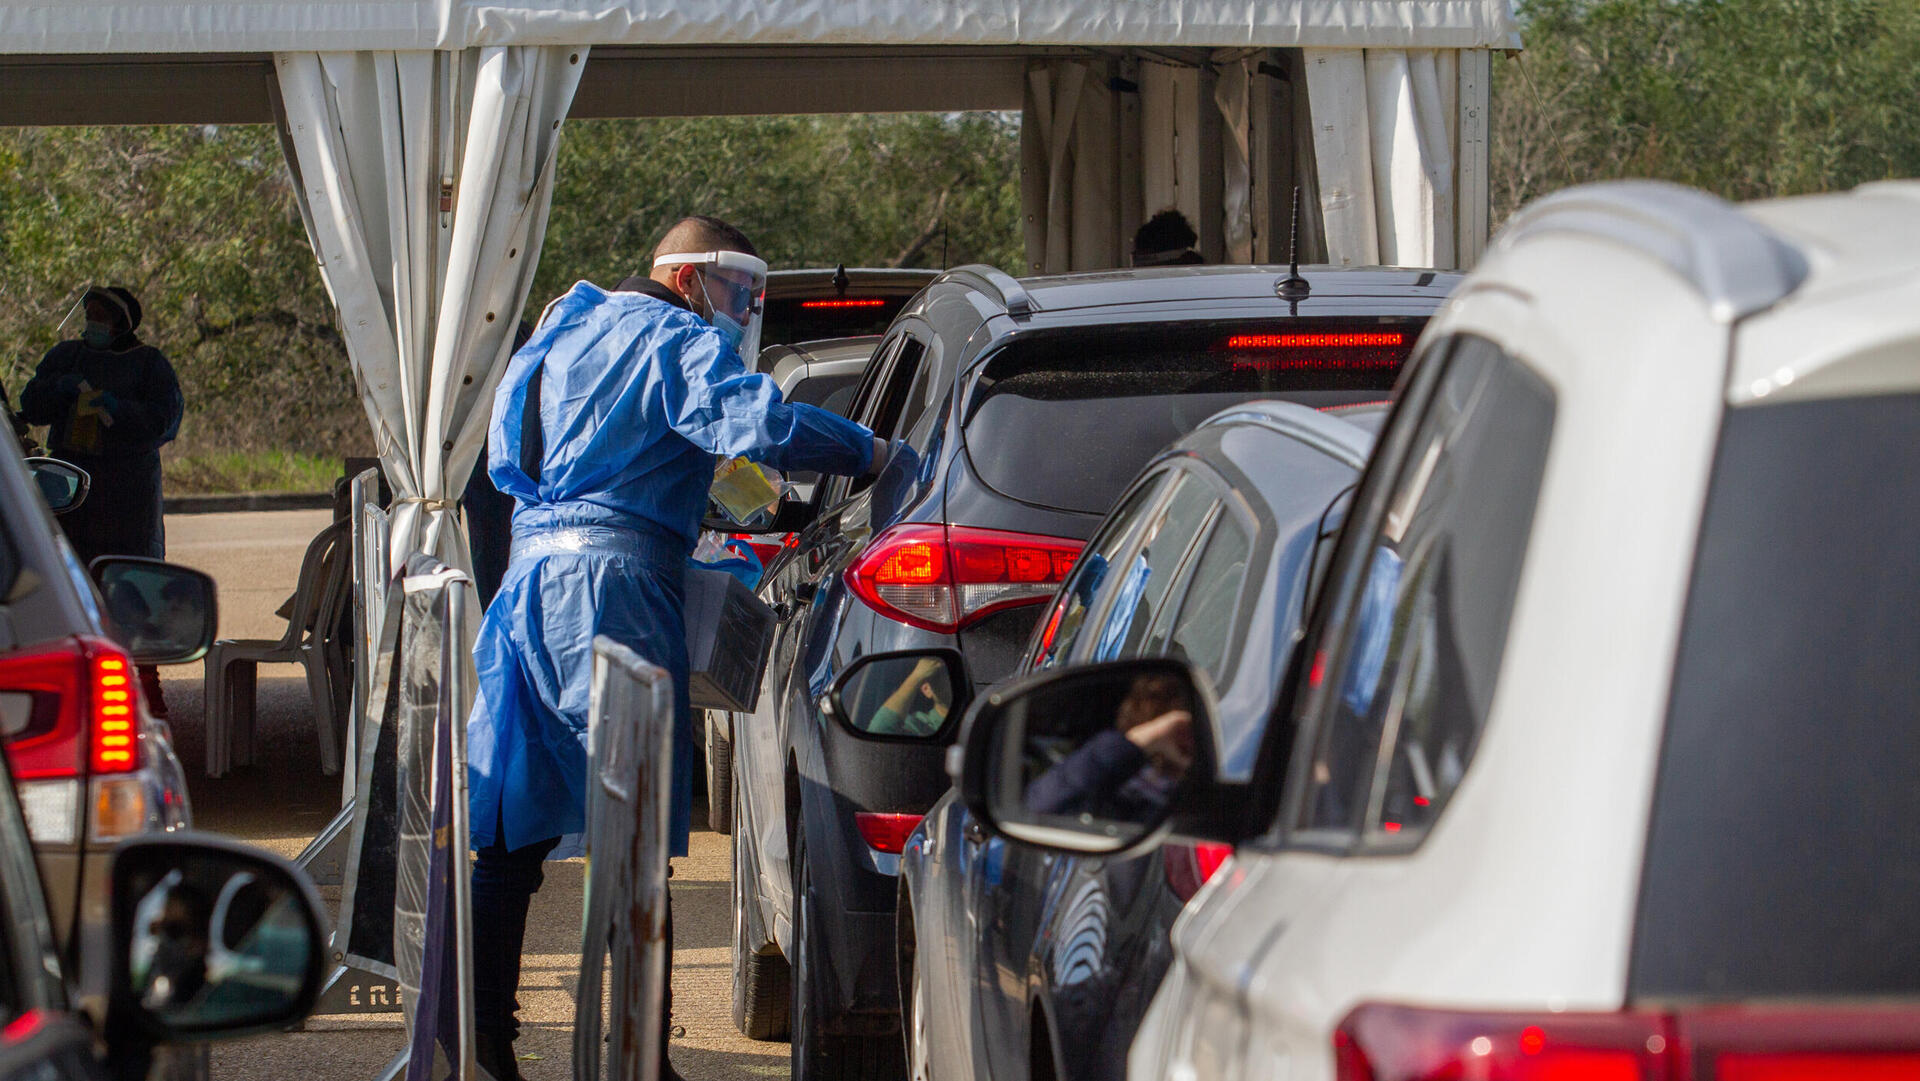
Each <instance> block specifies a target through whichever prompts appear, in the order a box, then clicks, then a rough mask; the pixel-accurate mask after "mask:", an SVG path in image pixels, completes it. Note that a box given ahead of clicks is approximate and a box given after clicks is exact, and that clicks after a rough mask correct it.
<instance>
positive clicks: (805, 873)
mask: <svg viewBox="0 0 1920 1081" xmlns="http://www.w3.org/2000/svg"><path fill="white" fill-rule="evenodd" d="M815 916H816V909H815V907H814V902H813V877H812V873H811V869H810V867H809V865H808V863H807V842H806V835H805V828H804V827H802V828H801V829H799V830H796V831H795V837H794V841H793V957H792V958H791V964H790V969H791V971H792V973H793V990H792V992H791V995H792V1004H793V1011H792V1012H793V1020H792V1021H791V1022H790V1023H789V1025H788V1030H789V1032H790V1033H791V1039H792V1041H793V1048H792V1063H791V1067H790V1070H789V1077H790V1078H791V1081H905V1079H906V1071H905V1066H906V1062H905V1060H904V1059H903V1057H902V1056H901V1054H900V1048H899V1045H897V1044H895V1043H894V1042H893V1041H892V1040H887V1039H875V1038H873V1037H871V1036H832V1035H828V1034H827V1033H825V1032H823V1031H821V1028H820V1024H819V1021H820V1018H819V1014H818V1006H819V999H820V997H821V996H820V994H819V990H818V985H817V984H816V982H815V979H814V973H815V972H816V971H817V970H818V961H819V959H820V951H821V950H822V949H823V948H824V947H823V946H822V944H821V942H820V936H819V935H817V934H814V933H813V932H814V919H815Z"/></svg>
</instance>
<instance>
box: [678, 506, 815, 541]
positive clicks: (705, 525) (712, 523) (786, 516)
mask: <svg viewBox="0 0 1920 1081" xmlns="http://www.w3.org/2000/svg"><path fill="white" fill-rule="evenodd" d="M813 517H814V515H813V504H811V503H803V502H801V501H800V500H797V499H783V500H781V501H780V504H779V506H778V507H777V508H776V509H775V510H774V512H773V513H771V514H757V515H755V516H753V518H751V519H750V520H748V521H744V522H742V521H738V520H736V519H734V518H733V517H732V516H730V515H728V514H727V512H726V511H725V510H724V509H722V508H721V507H720V505H719V504H717V503H708V504H707V516H706V517H705V518H703V519H701V522H700V528H702V529H711V530H713V531H714V532H716V533H748V534H752V535H754V536H766V535H769V534H775V533H798V532H800V531H801V530H803V529H805V528H807V527H808V526H810V525H812V524H813Z"/></svg>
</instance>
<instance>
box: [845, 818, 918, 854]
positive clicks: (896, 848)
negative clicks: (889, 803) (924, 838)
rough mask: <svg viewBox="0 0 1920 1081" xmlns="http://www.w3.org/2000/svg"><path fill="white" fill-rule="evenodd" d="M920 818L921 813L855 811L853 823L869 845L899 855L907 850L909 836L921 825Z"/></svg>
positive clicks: (878, 850)
mask: <svg viewBox="0 0 1920 1081" xmlns="http://www.w3.org/2000/svg"><path fill="white" fill-rule="evenodd" d="M920 818H921V816H920V815H908V814H882V813H880V812H878V811H855V812H854V814H853V824H854V825H855V826H856V827H858V828H859V830H860V836H861V837H862V838H864V839H865V840H866V842H867V847H869V848H871V849H873V850H874V851H875V852H887V853H891V854H893V855H896V856H897V855H899V854H900V853H902V852H905V851H906V850H907V838H908V837H909V836H910V835H912V833H913V831H914V830H915V829H916V828H918V827H919V825H920Z"/></svg>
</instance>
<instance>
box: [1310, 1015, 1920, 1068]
mask: <svg viewBox="0 0 1920 1081" xmlns="http://www.w3.org/2000/svg"><path fill="white" fill-rule="evenodd" d="M1333 1053H1334V1065H1335V1072H1336V1076H1337V1081H1842V1079H1845V1081H1914V1079H1916V1078H1920V1011H1915V1010H1911V1009H1898V1008H1873V1007H1863V1008H1858V1009H1831V1010H1821V1009H1804V1008H1789V1009H1775V1008H1766V1007H1743V1006H1714V1007H1706V1008H1701V1009H1694V1010H1681V1011H1678V1012H1672V1013H1667V1012H1658V1011H1637V1010H1628V1011H1621V1012H1618V1013H1565V1012H1563V1013H1538V1014H1532V1013H1483V1012H1454V1011H1448V1010H1433V1009H1421V1008H1413V1007H1405V1006H1382V1005H1365V1006H1361V1007H1359V1008H1358V1009H1356V1010H1354V1011H1353V1012H1352V1013H1350V1014H1348V1015H1347V1019H1346V1020H1345V1021H1344V1022H1342V1023H1341V1025H1340V1028H1339V1029H1338V1031H1336V1032H1335V1033H1334V1038H1333Z"/></svg>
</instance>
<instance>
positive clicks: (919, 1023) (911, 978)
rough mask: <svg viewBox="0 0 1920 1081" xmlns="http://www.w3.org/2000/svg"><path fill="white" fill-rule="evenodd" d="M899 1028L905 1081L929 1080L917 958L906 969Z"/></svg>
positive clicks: (922, 984)
mask: <svg viewBox="0 0 1920 1081" xmlns="http://www.w3.org/2000/svg"><path fill="white" fill-rule="evenodd" d="M900 1026H901V1029H902V1032H901V1035H902V1037H903V1042H904V1043H905V1044H906V1049H907V1081H933V1048H932V1044H931V1041H930V1040H929V1038H928V1036H927V978H926V976H925V974H923V973H922V972H921V970H920V962H919V959H918V958H915V959H914V960H913V961H911V962H909V964H908V967H907V1001H906V1008H905V1010H904V1011H902V1015H901V1018H900Z"/></svg>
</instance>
